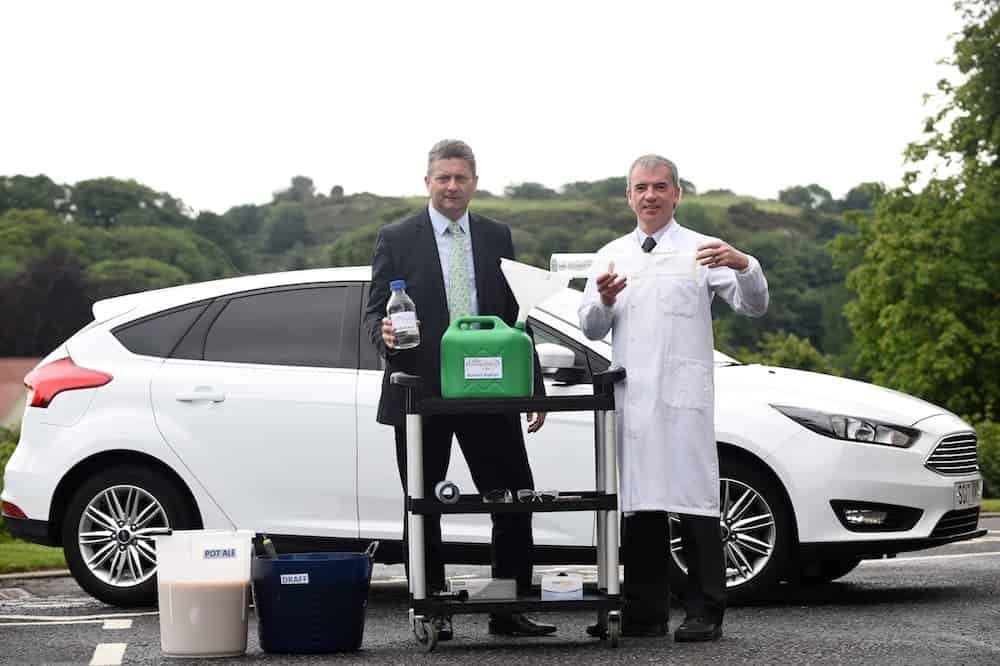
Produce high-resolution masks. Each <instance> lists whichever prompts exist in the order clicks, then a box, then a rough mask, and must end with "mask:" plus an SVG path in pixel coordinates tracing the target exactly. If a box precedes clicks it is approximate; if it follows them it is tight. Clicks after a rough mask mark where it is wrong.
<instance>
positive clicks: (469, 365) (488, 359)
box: [465, 356, 503, 379]
mask: <svg viewBox="0 0 1000 666" xmlns="http://www.w3.org/2000/svg"><path fill="white" fill-rule="evenodd" d="M465 378H466V379H503V358H502V357H500V356H471V357H467V358H466V359H465Z"/></svg>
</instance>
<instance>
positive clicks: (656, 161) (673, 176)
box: [625, 154, 681, 190]
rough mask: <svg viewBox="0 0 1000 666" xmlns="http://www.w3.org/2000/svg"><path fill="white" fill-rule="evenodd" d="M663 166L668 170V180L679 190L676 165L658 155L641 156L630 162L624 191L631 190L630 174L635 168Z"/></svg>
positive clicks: (679, 182) (679, 181)
mask: <svg viewBox="0 0 1000 666" xmlns="http://www.w3.org/2000/svg"><path fill="white" fill-rule="evenodd" d="M661 166H665V167H667V168H668V169H670V180H672V181H673V182H674V187H676V188H678V189H680V186H681V180H680V177H679V176H678V175H677V165H676V164H674V163H673V162H671V161H670V160H668V159H667V158H666V157H662V156H660V155H653V154H649V155H643V156H642V157H640V158H638V159H636V161H635V162H632V166H630V167H629V169H628V175H626V176H625V189H627V190H628V189H632V172H633V171H635V169H636V167H642V168H643V169H655V168H656V167H661Z"/></svg>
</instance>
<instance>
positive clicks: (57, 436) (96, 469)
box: [2, 268, 984, 605]
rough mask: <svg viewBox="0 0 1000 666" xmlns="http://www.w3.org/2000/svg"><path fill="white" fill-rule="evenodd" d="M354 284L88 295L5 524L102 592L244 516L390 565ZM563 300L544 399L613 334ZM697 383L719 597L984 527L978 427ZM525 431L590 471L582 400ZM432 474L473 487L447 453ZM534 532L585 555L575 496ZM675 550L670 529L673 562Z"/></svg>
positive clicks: (127, 588) (396, 505)
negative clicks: (716, 526)
mask: <svg viewBox="0 0 1000 666" xmlns="http://www.w3.org/2000/svg"><path fill="white" fill-rule="evenodd" d="M370 279H371V271H370V269H369V268H330V269H319V270H308V271H296V272H287V273H274V274H268V275H254V276H245V277H237V278H231V279H226V280H218V281H213V282H204V283H199V284H191V285H185V286H180V287H173V288H169V289H162V290H157V291H151V292H146V293H139V294H131V295H127V296H121V297H118V298H113V299H108V300H104V301H100V302H98V303H96V304H95V305H94V308H93V310H94V321H93V322H91V323H90V324H89V325H87V326H86V327H85V328H84V329H83V330H81V331H80V332H78V333H76V334H75V335H73V336H72V337H71V338H70V339H69V340H67V341H66V342H65V343H64V344H63V345H61V346H60V347H59V348H58V349H56V350H55V351H53V352H52V353H51V354H50V355H49V356H48V357H46V358H45V359H44V360H43V361H42V362H41V363H40V364H39V365H38V366H37V367H36V368H35V369H34V370H33V371H32V372H31V373H30V374H29V375H28V376H27V377H26V384H27V385H28V387H29V391H30V394H29V399H28V406H27V407H26V408H25V414H24V419H23V422H22V429H21V439H20V442H19V443H18V446H17V449H16V450H15V451H14V454H13V457H12V458H11V459H10V462H9V463H8V465H7V467H6V470H5V477H4V490H3V498H2V499H3V514H4V520H5V522H6V524H7V525H8V526H9V528H10V530H11V532H13V533H14V534H15V535H17V536H20V537H22V538H26V539H29V540H32V541H36V542H39V543H45V544H52V545H62V546H63V548H64V549H65V553H66V559H67V561H68V563H69V566H70V569H71V570H72V572H73V574H74V576H75V577H76V579H77V580H78V581H79V583H80V585H81V586H82V587H83V588H84V589H85V590H87V591H88V592H90V593H91V594H93V595H94V596H95V597H97V598H99V599H102V600H104V601H106V602H109V603H112V604H117V605H133V604H145V603H149V602H151V601H152V599H153V598H154V595H155V585H154V583H155V577H154V575H155V571H156V551H155V549H154V545H153V540H152V535H153V534H155V533H157V532H160V531H162V530H163V529H164V528H167V527H170V528H197V527H205V528H240V529H248V530H253V531H255V532H258V533H266V534H269V535H271V536H272V539H273V540H274V541H275V543H276V544H277V546H278V547H279V549H285V550H293V549H298V550H321V549H350V550H361V549H363V547H364V546H365V545H367V543H368V542H369V541H370V540H372V539H379V540H380V541H382V542H383V547H382V548H380V550H379V555H380V558H381V559H382V560H383V561H399V559H400V556H401V548H400V535H401V524H402V521H401V518H402V501H401V499H402V493H401V490H400V484H399V479H398V475H397V471H396V462H395V457H394V447H393V436H392V430H391V429H390V428H388V427H386V426H381V425H378V424H377V423H376V422H375V410H376V406H377V403H378V397H379V391H380V386H381V375H382V372H381V369H380V361H379V358H378V357H377V355H376V354H375V351H374V348H373V347H372V345H371V344H370V343H369V342H368V340H367V338H366V336H365V335H364V334H362V332H361V324H360V322H361V317H362V313H363V311H364V307H365V301H366V298H367V293H368V282H369V280H370ZM579 297H580V294H579V292H575V291H572V290H568V289H567V290H566V291H565V292H563V293H560V294H557V295H556V296H554V297H553V298H551V299H549V300H547V301H546V302H544V303H542V304H541V305H540V306H539V307H537V308H535V310H533V311H532V318H531V322H532V325H533V327H534V331H535V340H536V344H537V345H538V348H539V351H540V357H541V359H542V365H543V366H544V367H545V372H546V377H545V380H546V386H547V389H548V392H549V395H566V394H579V393H581V392H583V393H586V392H589V391H591V384H590V383H589V382H590V374H591V373H592V372H595V371H598V370H603V369H605V368H606V367H607V366H608V365H609V358H610V345H609V344H608V342H607V341H598V342H593V341H589V340H587V339H585V338H584V337H583V335H582V334H581V333H580V331H579V330H578V328H577V323H576V321H577V320H576V307H577V304H578V302H579ZM626 370H627V368H626ZM715 384H716V429H717V439H718V446H719V455H720V460H721V472H722V474H721V476H722V481H721V488H720V494H721V495H720V496H721V497H722V498H723V502H724V504H723V506H724V512H723V516H722V526H723V533H724V535H726V541H725V544H726V545H725V548H726V561H727V567H728V584H729V588H730V595H731V598H732V599H733V600H734V601H739V600H740V599H749V598H753V597H755V596H758V595H760V594H761V593H763V592H765V591H767V590H768V589H770V588H772V587H773V586H775V585H776V584H777V583H778V582H779V581H782V580H790V581H800V582H809V581H826V580H832V579H834V578H837V577H839V576H842V575H844V574H845V573H847V572H848V571H850V570H851V569H852V568H854V567H855V566H856V565H857V564H858V562H859V561H860V560H861V559H862V558H866V557H879V556H883V555H892V554H895V553H897V552H900V551H908V550H915V549H920V548H928V547H931V546H936V545H939V544H943V543H948V542H951V541H957V540H961V539H970V538H973V537H977V536H980V535H982V534H983V533H984V530H979V529H978V519H979V504H980V494H981V488H982V481H981V477H980V475H979V468H978V463H977V455H976V433H975V432H974V431H973V429H972V428H971V427H969V425H968V424H967V423H964V422H963V421H961V420H960V419H959V418H957V417H956V416H955V415H953V414H951V413H949V412H947V411H946V410H944V409H941V408H940V407H936V406H934V405H931V404H928V403H926V402H923V401H921V400H918V399H916V398H912V397H910V396H907V395H904V394H901V393H898V392H895V391H890V390H887V389H883V388H879V387H876V386H872V385H868V384H864V383H860V382H856V381H850V380H846V379H840V378H836V377H829V376H825V375H818V374H813V373H809V372H801V371H797V370H786V369H783V368H773V367H765V366H760V365H742V364H740V363H738V362H736V361H735V360H733V359H731V358H729V357H727V356H725V355H723V354H717V357H716V371H715ZM527 443H528V451H529V455H530V458H531V465H532V469H533V470H534V476H535V481H536V485H537V487H539V488H554V489H561V490H568V489H573V490H585V489H592V488H594V456H593V421H592V416H591V415H590V414H586V413H566V412H557V413H552V414H550V416H549V418H548V421H547V422H546V424H545V427H544V428H542V430H541V431H540V432H538V433H535V434H533V435H529V436H528V437H527ZM448 478H450V479H451V480H453V481H455V482H457V483H458V485H459V486H460V487H461V488H463V489H471V488H472V487H473V484H472V481H471V477H470V476H469V473H468V470H467V469H466V468H465V465H464V461H463V460H462V458H461V456H453V457H452V468H451V470H449V474H448ZM444 534H445V540H446V541H447V542H448V543H447V549H448V554H447V555H448V559H449V561H451V562H488V550H489V549H488V545H487V544H488V543H489V537H490V524H489V519H488V517H487V516H482V515H479V516H466V515H454V516H447V517H445V519H444ZM534 534H535V543H536V562H539V563H552V562H564V563H586V562H593V561H594V514H593V513H539V514H535V518H534ZM386 546H388V547H386ZM683 569H684V559H683V545H682V544H681V543H679V542H675V543H674V544H673V567H672V571H673V574H674V576H675V579H678V580H679V579H680V578H681V577H682V576H683V575H684V573H683Z"/></svg>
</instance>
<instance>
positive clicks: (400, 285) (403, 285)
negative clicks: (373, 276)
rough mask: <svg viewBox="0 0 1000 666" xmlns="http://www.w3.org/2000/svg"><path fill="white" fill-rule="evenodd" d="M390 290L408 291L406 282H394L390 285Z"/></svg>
mask: <svg viewBox="0 0 1000 666" xmlns="http://www.w3.org/2000/svg"><path fill="white" fill-rule="evenodd" d="M389 289H406V280H393V281H391V282H390V283H389Z"/></svg>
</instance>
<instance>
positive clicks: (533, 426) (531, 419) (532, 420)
mask: <svg viewBox="0 0 1000 666" xmlns="http://www.w3.org/2000/svg"><path fill="white" fill-rule="evenodd" d="M524 418H525V419H526V420H527V421H528V432H538V431H539V430H541V428H542V426H543V425H544V424H545V412H528V413H527V414H525V415H524Z"/></svg>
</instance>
